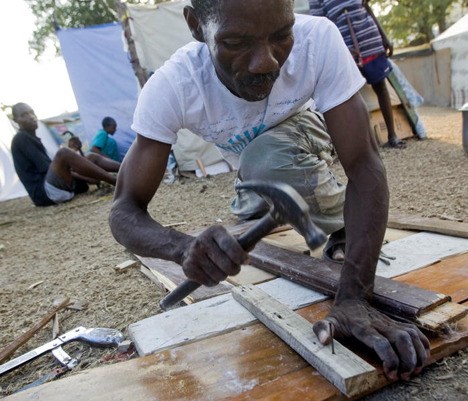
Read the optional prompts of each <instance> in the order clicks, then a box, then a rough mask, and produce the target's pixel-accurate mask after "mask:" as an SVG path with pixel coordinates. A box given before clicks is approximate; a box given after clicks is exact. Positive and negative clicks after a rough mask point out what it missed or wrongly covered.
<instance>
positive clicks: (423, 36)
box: [370, 0, 467, 46]
mask: <svg viewBox="0 0 468 401" xmlns="http://www.w3.org/2000/svg"><path fill="white" fill-rule="evenodd" d="M370 3H371V4H377V5H379V6H380V8H381V9H382V10H384V13H385V14H384V15H382V16H380V17H379V21H380V22H381V24H382V27H383V28H384V30H385V32H386V33H387V36H388V37H389V38H391V39H392V40H394V41H395V42H396V44H397V45H399V46H412V45H419V44H423V43H428V42H430V41H431V40H432V39H433V38H434V34H433V31H432V29H433V27H437V28H438V30H439V32H443V31H444V30H445V29H446V28H447V16H448V14H449V12H450V10H451V9H452V7H453V6H454V5H455V4H464V5H465V6H466V3H467V1H466V0H375V1H371V2H370ZM374 9H375V8H374Z"/></svg>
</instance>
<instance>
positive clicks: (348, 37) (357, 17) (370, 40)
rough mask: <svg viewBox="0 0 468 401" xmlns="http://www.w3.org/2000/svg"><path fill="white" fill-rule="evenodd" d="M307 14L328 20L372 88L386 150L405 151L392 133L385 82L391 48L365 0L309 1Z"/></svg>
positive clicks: (388, 70) (390, 108)
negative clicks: (380, 113)
mask: <svg viewBox="0 0 468 401" xmlns="http://www.w3.org/2000/svg"><path fill="white" fill-rule="evenodd" d="M309 6H310V14H312V15H315V16H321V17H327V18H328V19H329V20H331V21H332V22H333V23H334V24H336V26H337V27H338V28H339V30H340V33H341V35H342V36H343V39H344V41H345V43H346V45H347V46H348V49H349V50H350V52H351V54H352V55H353V57H354V60H355V61H356V64H357V66H358V67H359V70H360V71H361V73H362V75H363V76H364V78H365V79H366V81H367V83H368V84H369V85H371V86H372V89H373V90H374V92H375V94H376V95H377V99H378V102H379V107H380V110H381V111H382V115H383V118H384V120H385V125H386V126H387V133H388V137H387V140H388V142H387V143H385V144H384V146H385V147H392V148H404V147H405V142H404V141H402V140H401V139H399V138H398V136H397V134H396V132H395V123H394V119H393V110H392V103H391V99H390V95H389V93H388V89H387V86H386V83H385V79H386V78H387V76H388V74H390V72H391V70H392V66H391V64H390V63H389V61H388V59H387V57H391V55H392V54H393V45H392V43H391V42H390V41H389V40H388V38H387V36H386V35H385V33H384V32H383V30H382V29H381V27H380V24H378V23H377V21H376V19H375V17H374V14H373V13H372V10H370V6H369V1H368V0H309Z"/></svg>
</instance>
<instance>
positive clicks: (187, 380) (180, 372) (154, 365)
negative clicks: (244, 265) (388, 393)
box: [2, 301, 468, 401]
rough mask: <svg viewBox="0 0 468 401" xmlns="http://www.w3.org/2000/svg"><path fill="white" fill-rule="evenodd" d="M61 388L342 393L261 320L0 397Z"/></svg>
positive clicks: (305, 395)
mask: <svg viewBox="0 0 468 401" xmlns="http://www.w3.org/2000/svg"><path fill="white" fill-rule="evenodd" d="M330 305H331V303H330V302H329V301H326V302H321V303H319V304H315V305H312V306H310V307H307V308H304V309H302V310H300V311H299V313H300V315H301V316H303V317H305V318H306V319H307V320H308V321H316V320H318V319H321V318H323V317H324V316H325V315H326V314H327V312H328V309H329V308H330ZM457 326H458V327H457V329H456V331H454V332H453V333H451V334H450V335H448V336H444V337H437V338H432V339H430V342H431V360H430V363H434V362H435V361H437V360H439V359H440V358H443V357H445V356H447V355H450V354H452V353H454V352H456V351H457V350H461V349H463V348H465V347H466V346H468V317H467V318H465V319H463V320H462V321H460V322H459V323H458V325H457ZM227 344H229V346H226V345H227ZM366 355H369V353H368V352H367V353H366ZM361 356H362V355H361ZM369 358H370V359H369V361H370V362H371V364H372V365H374V366H375V367H376V368H377V370H378V372H379V376H378V381H377V383H376V384H375V386H374V387H373V388H372V391H377V390H378V389H379V388H381V387H383V386H385V385H387V384H389V382H388V381H387V379H385V377H384V376H383V374H382V371H381V369H380V366H379V363H378V362H377V361H376V360H375V359H374V360H373V359H372V358H371V357H370V356H369ZM366 359H367V358H366ZM64 394H66V395H67V399H73V400H77V401H79V400H83V401H84V400H93V401H115V400H132V401H148V400H154V401H162V400H164V401H176V400H177V401H206V400H208V399H212V400H224V399H229V400H231V401H234V400H235V401H247V400H252V399H255V400H259V401H267V400H272V399H278V400H279V399H289V400H301V401H345V400H348V398H347V397H346V396H344V395H341V394H340V393H339V392H338V390H337V389H336V388H335V387H334V386H333V385H332V384H330V383H329V382H328V381H327V380H326V379H325V378H324V377H322V376H321V375H319V374H317V373H316V371H315V370H314V369H313V368H312V367H310V366H308V364H307V363H306V362H305V361H304V360H303V359H302V358H301V357H300V356H299V355H297V354H296V353H295V352H294V351H292V350H291V349H290V348H289V347H288V346H287V345H286V344H285V343H284V342H282V341H281V340H280V339H279V338H277V337H276V336H275V335H274V334H273V333H271V332H270V331H269V330H268V329H266V328H265V327H264V326H263V325H260V324H255V325H252V326H249V327H246V328H244V329H241V330H236V331H234V332H230V333H226V334H223V335H220V336H217V337H215V338H210V339H205V340H202V341H198V342H195V343H192V344H187V345H184V346H181V347H175V348H172V349H170V350H166V351H163V352H159V353H157V354H153V355H149V356H146V357H142V358H135V359H132V360H129V361H125V362H121V363H117V364H113V365H107V366H103V367H98V368H92V369H89V370H85V371H81V372H78V373H76V374H74V375H72V376H69V377H66V378H63V379H60V380H56V381H53V382H50V383H47V384H45V385H42V386H38V387H35V388H32V389H29V390H26V391H24V392H21V393H17V394H13V395H11V396H8V397H5V398H4V399H3V400H4V401H33V400H34V401H62V400H63V399H64V398H63V397H64ZM3 400H2V401H3Z"/></svg>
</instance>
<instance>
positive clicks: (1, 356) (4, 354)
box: [0, 298, 70, 362]
mask: <svg viewBox="0 0 468 401" xmlns="http://www.w3.org/2000/svg"><path fill="white" fill-rule="evenodd" d="M69 302H70V299H69V298H65V299H64V300H63V301H62V302H61V303H60V304H59V305H57V306H56V307H54V308H53V309H52V310H51V311H50V312H49V313H47V315H45V316H44V317H43V318H42V319H41V320H39V321H38V322H37V323H36V324H34V326H32V327H31V328H30V329H29V330H28V331H27V332H26V333H24V334H21V335H20V336H19V337H17V338H15V339H14V340H13V342H11V343H10V344H9V345H7V346H6V347H5V348H3V349H2V350H1V351H0V362H3V361H4V360H5V359H7V358H8V357H9V356H11V355H12V354H13V353H14V352H15V351H16V350H17V349H18V348H19V347H21V346H22V345H23V344H25V343H26V342H28V340H29V339H30V338H31V337H32V336H34V334H36V333H37V332H38V331H39V330H40V329H41V328H42V327H44V326H45V325H46V324H47V323H48V322H49V321H50V320H51V319H53V318H54V316H55V314H56V313H57V312H59V311H60V310H62V309H64V308H65V307H66V306H67V305H68V304H69Z"/></svg>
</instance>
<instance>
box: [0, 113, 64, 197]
mask: <svg viewBox="0 0 468 401" xmlns="http://www.w3.org/2000/svg"><path fill="white" fill-rule="evenodd" d="M38 123H39V127H38V129H37V131H36V135H37V136H38V137H39V138H41V140H42V143H43V144H44V146H45V148H46V150H47V153H48V154H49V156H50V157H51V158H52V157H53V156H54V155H55V152H57V150H58V148H59V145H58V143H57V141H56V140H55V138H54V137H53V135H52V134H51V133H50V131H49V130H48V128H47V127H46V125H45V124H44V123H42V122H41V121H39V122H38ZM15 134H16V129H15V128H14V127H13V125H12V122H11V121H10V119H9V118H8V116H7V115H6V114H5V112H4V111H3V110H0V201H6V200H9V199H15V198H20V197H22V196H27V195H28V193H27V192H26V189H25V188H24V187H23V184H21V181H20V180H19V178H18V176H17V175H16V171H15V166H14V165H13V158H12V156H11V141H12V139H13V136H14V135H15Z"/></svg>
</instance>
